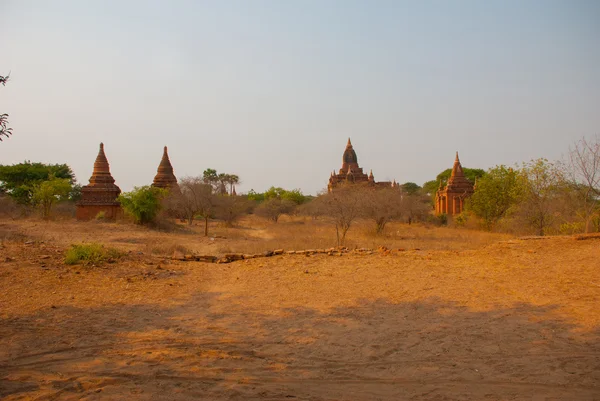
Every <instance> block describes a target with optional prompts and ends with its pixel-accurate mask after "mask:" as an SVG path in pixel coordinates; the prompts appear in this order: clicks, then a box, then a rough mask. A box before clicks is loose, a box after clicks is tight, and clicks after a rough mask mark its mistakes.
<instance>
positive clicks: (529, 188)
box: [517, 159, 566, 236]
mask: <svg viewBox="0 0 600 401" xmlns="http://www.w3.org/2000/svg"><path fill="white" fill-rule="evenodd" d="M517 180H518V181H517V182H518V184H517V185H519V204H518V209H519V216H520V217H521V218H522V219H523V220H524V221H525V222H526V223H527V225H529V226H530V227H532V228H534V229H535V231H536V232H537V234H538V235H541V236H543V235H545V234H546V233H547V229H548V228H549V227H550V226H551V225H552V223H553V222H554V219H555V218H556V214H555V211H556V205H557V204H558V203H559V201H560V197H561V195H562V193H564V191H565V189H566V188H565V187H566V180H565V179H564V172H563V170H562V168H561V166H560V165H558V164H555V163H551V162H549V161H548V160H546V159H537V160H532V161H530V162H528V163H523V167H522V168H521V171H520V174H519V175H518V179H517Z"/></svg>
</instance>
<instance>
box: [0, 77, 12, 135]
mask: <svg viewBox="0 0 600 401" xmlns="http://www.w3.org/2000/svg"><path fill="white" fill-rule="evenodd" d="M9 75H10V74H8V75H7V76H5V77H3V76H2V75H0V84H2V86H5V85H6V82H8V77H9ZM11 134H12V128H9V127H8V114H6V113H3V114H0V142H1V141H2V137H3V136H4V137H7V138H8V137H9V136H10V135H11Z"/></svg>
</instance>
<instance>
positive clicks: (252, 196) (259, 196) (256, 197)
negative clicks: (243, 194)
mask: <svg viewBox="0 0 600 401" xmlns="http://www.w3.org/2000/svg"><path fill="white" fill-rule="evenodd" d="M247 197H248V200H251V201H255V202H262V201H264V200H265V194H264V193H262V192H256V191H255V190H254V189H251V190H250V191H248V195H247Z"/></svg>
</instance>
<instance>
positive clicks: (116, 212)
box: [76, 143, 122, 220]
mask: <svg viewBox="0 0 600 401" xmlns="http://www.w3.org/2000/svg"><path fill="white" fill-rule="evenodd" d="M120 193H121V189H120V188H119V187H118V186H116V185H115V179H114V178H113V177H112V175H111V174H110V166H109V164H108V160H107V159H106V155H105V154H104V144H103V143H101V144H100V151H99V152H98V156H97V157H96V161H95V162H94V172H93V173H92V176H91V178H90V183H89V184H88V185H86V186H84V187H83V188H81V200H80V201H79V202H77V212H76V217H77V219H78V220H89V219H93V218H95V217H96V216H97V215H98V213H100V212H104V218H105V219H110V220H114V219H115V218H117V217H118V216H120V215H121V213H122V211H121V205H120V204H119V202H118V201H117V197H118V196H119V194H120Z"/></svg>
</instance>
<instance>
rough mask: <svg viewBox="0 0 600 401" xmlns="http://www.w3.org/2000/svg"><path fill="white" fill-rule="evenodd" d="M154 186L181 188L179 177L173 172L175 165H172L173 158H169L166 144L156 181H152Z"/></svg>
mask: <svg viewBox="0 0 600 401" xmlns="http://www.w3.org/2000/svg"><path fill="white" fill-rule="evenodd" d="M152 186H154V187H158V188H164V189H174V190H177V189H179V185H178V184H177V178H176V177H175V174H173V166H172V165H171V160H169V154H168V153H167V147H166V146H165V148H164V151H163V156H162V159H161V161H160V164H159V165H158V170H157V173H156V176H155V177H154V182H152Z"/></svg>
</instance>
